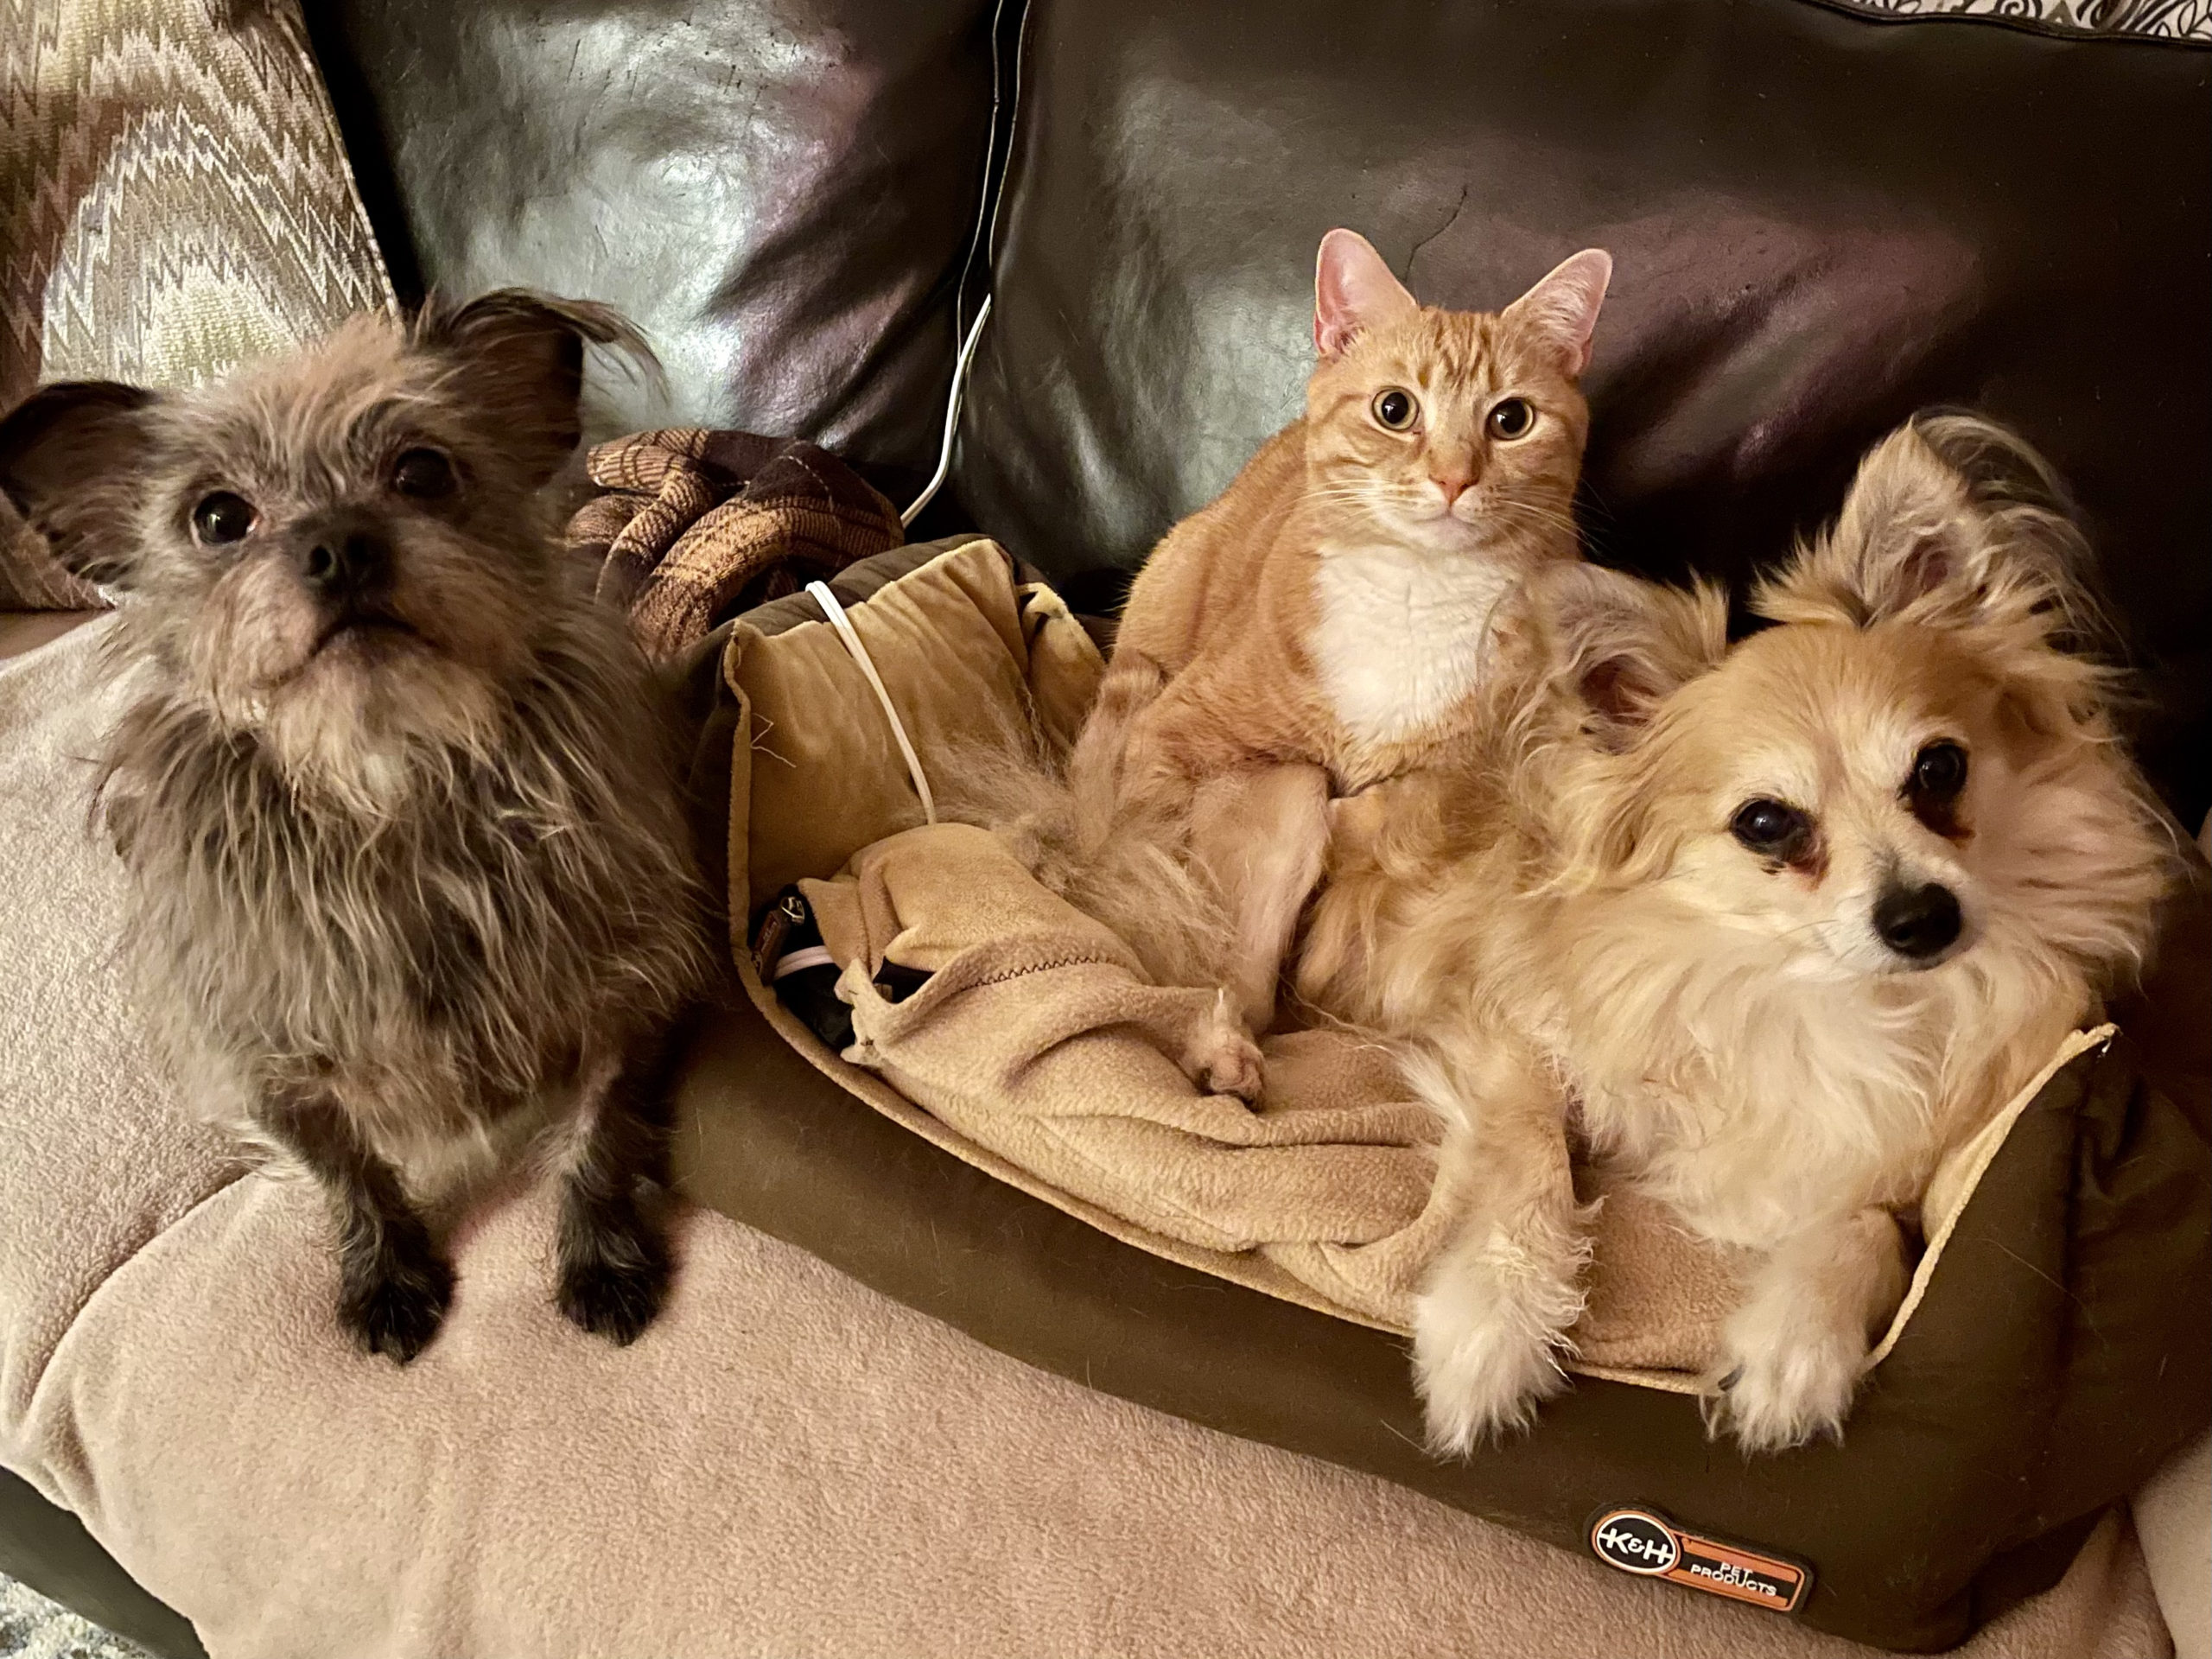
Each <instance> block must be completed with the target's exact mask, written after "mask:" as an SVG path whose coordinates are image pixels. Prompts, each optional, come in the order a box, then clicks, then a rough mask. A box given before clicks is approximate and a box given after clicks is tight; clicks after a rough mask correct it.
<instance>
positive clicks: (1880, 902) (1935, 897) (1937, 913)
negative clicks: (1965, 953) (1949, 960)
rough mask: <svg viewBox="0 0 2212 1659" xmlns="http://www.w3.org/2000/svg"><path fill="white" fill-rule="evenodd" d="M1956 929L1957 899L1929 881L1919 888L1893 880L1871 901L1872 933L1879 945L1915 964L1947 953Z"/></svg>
mask: <svg viewBox="0 0 2212 1659" xmlns="http://www.w3.org/2000/svg"><path fill="white" fill-rule="evenodd" d="M1959 927H1960V918H1959V900H1958V896H1957V895H1956V894H1955V893H1953V892H1952V891H1951V890H1950V889H1949V888H1948V887H1940V886H1938V885H1936V883H1935V882H1932V881H1931V882H1929V884H1928V885H1927V886H1926V887H1906V886H1904V884H1903V883H1902V882H1894V881H1893V882H1891V884H1890V885H1889V886H1887V887H1884V888H1883V889H1882V896H1881V897H1880V898H1878V899H1876V900H1875V901H1874V931H1876V932H1877V933H1878V934H1880V935H1881V936H1882V943H1883V944H1886V945H1888V946H1889V947H1890V949H1891V950H1894V951H1896V952H1897V954H1898V955H1899V956H1901V957H1911V958H1912V959H1913V960H1914V961H1916V962H1924V961H1926V960H1927V959H1928V958H1929V957H1936V956H1941V955H1942V953H1943V952H1944V951H1946V950H1949V949H1950V948H1951V946H1952V945H1953V944H1955V942H1956V941H1957V939H1958V937H1959Z"/></svg>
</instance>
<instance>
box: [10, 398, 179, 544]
mask: <svg viewBox="0 0 2212 1659" xmlns="http://www.w3.org/2000/svg"><path fill="white" fill-rule="evenodd" d="M160 400H161V394H160V393H158V392H153V391H146V390H145V389H144V388H143V387H139V386H126V385H122V384H121V383H120V382H118V381H114V380H67V381H61V382H59V383H57V384H55V385H50V386H42V387H41V388H40V389H39V390H38V391H35V392H33V393H32V394H31V395H30V396H29V397H26V398H25V399H24V400H23V401H22V403H20V404H17V405H16V407H15V409H14V410H12V411H10V414H9V415H8V416H7V418H6V419H4V420H0V494H4V495H5V496H6V497H7V498H8V501H9V504H10V505H12V506H13V507H14V508H15V509H16V512H19V513H21V514H22V516H23V518H25V519H26V520H27V521H28V522H29V524H30V525H31V527H32V528H33V529H35V530H36V531H39V532H40V534H41V535H43V536H44V537H46V540H47V543H48V546H50V547H51V548H52V549H53V550H54V557H55V558H57V559H59V560H60V562H61V563H62V564H63V565H64V566H66V567H67V569H70V570H71V571H73V572H74V573H75V574H76V575H79V576H82V577H84V578H85V580H86V581H87V582H92V583H93V584H95V585H96V586H99V587H118V588H127V587H128V586H130V573H131V569H132V568H133V566H134V565H135V564H136V563H137V557H136V555H137V547H138V539H139V538H138V526H137V524H136V523H135V522H134V518H133V516H134V514H135V513H136V512H137V509H138V507H139V505H140V503H141V501H142V499H143V485H144V479H145V475H146V470H147V460H148V457H149V454H151V452H152V449H153V439H152V436H151V435H150V433H149V429H148V424H147V421H146V414H147V411H148V410H150V409H152V408H153V407H154V405H155V404H157V403H158V402H160Z"/></svg>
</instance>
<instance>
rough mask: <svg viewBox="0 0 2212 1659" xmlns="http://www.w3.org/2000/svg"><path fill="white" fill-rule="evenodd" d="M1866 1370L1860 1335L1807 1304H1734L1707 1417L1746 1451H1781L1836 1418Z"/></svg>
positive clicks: (1839, 1428) (1831, 1432)
mask: <svg viewBox="0 0 2212 1659" xmlns="http://www.w3.org/2000/svg"><path fill="white" fill-rule="evenodd" d="M1714 1370H1715V1372H1716V1376H1715V1377H1714V1379H1713V1389H1715V1390H1716V1391H1715V1392H1714V1393H1713V1394H1710V1395H1707V1408H1706V1418H1707V1424H1708V1426H1709V1427H1712V1428H1713V1429H1714V1430H1716V1431H1719V1432H1725V1433H1728V1434H1731V1435H1732V1436H1733V1437H1734V1438H1735V1440H1736V1443H1737V1444H1738V1446H1742V1447H1743V1449H1744V1450H1745V1452H1783V1451H1787V1450H1788V1449H1789V1448H1790V1447H1791V1446H1803V1445H1804V1444H1805V1443H1806V1442H1808V1440H1815V1439H1818V1438H1819V1437H1821V1436H1822V1435H1827V1436H1828V1437H1830V1438H1831V1439H1834V1440H1838V1441H1840V1440H1842V1439H1843V1420H1844V1418H1845V1416H1846V1415H1847V1414H1848V1413H1849V1412H1850V1410H1851V1398H1852V1395H1853V1394H1854V1393H1855V1392H1856V1391H1857V1390H1858V1387H1859V1376H1860V1374H1861V1373H1862V1372H1863V1371H1864V1370H1866V1337H1865V1335H1864V1333H1863V1332H1860V1331H1858V1330H1856V1329H1853V1328H1852V1327H1851V1326H1850V1325H1848V1324H1846V1323H1843V1322H1840V1321H1833V1320H1828V1319H1822V1318H1821V1317H1820V1316H1819V1314H1818V1313H1817V1312H1816V1311H1815V1310H1814V1309H1810V1308H1806V1307H1802V1306H1801V1307H1797V1308H1789V1307H1786V1306H1777V1305H1776V1304H1774V1303H1771V1302H1770V1303H1767V1304H1765V1305H1764V1306H1762V1305H1758V1304H1753V1305H1751V1306H1745V1307H1743V1308H1739V1309H1738V1310H1737V1313H1736V1314H1735V1316H1734V1317H1733V1318H1732V1319H1730V1320H1729V1322H1728V1326H1727V1330H1726V1333H1725V1334H1724V1336H1723V1338H1722V1341H1721V1358H1720V1361H1719V1364H1718V1365H1717V1366H1715V1368H1714Z"/></svg>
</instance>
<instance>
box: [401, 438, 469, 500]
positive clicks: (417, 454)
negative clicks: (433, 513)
mask: <svg viewBox="0 0 2212 1659" xmlns="http://www.w3.org/2000/svg"><path fill="white" fill-rule="evenodd" d="M454 481H455V480H454V475H453V463H452V462H451V461H448V460H447V459H446V458H445V457H444V456H443V455H442V454H439V453H438V452H437V451H436V450H435V449H410V450H407V451H406V452H404V454H401V456H400V457H399V459H398V460H397V461H394V462H392V464H391V487H392V488H393V489H395V490H397V491H398V492H399V493H401V494H402V495H411V496H413V497H414V498H415V499H416V500H418V501H432V500H435V499H437V498H438V497H439V496H442V495H451V494H452V493H453V489H454Z"/></svg>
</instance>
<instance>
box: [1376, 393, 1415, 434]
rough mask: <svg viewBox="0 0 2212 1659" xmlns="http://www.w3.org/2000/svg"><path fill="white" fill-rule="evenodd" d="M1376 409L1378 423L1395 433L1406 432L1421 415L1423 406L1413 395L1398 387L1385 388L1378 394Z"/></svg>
mask: <svg viewBox="0 0 2212 1659" xmlns="http://www.w3.org/2000/svg"><path fill="white" fill-rule="evenodd" d="M1374 408H1375V419H1376V423H1377V424H1379V425H1382V426H1384V427H1387V428H1389V429H1390V430H1391V431H1393V432H1402V431H1404V430H1405V429H1407V428H1408V427H1409V426H1411V425H1412V424H1413V423H1414V416H1417V415H1419V414H1420V413H1421V405H1420V404H1417V403H1415V402H1414V395H1413V393H1411V392H1410V391H1402V389H1400V388H1399V387H1396V386H1385V387H1384V388H1383V390H1382V391H1378V392H1376V394H1375V404H1374Z"/></svg>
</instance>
